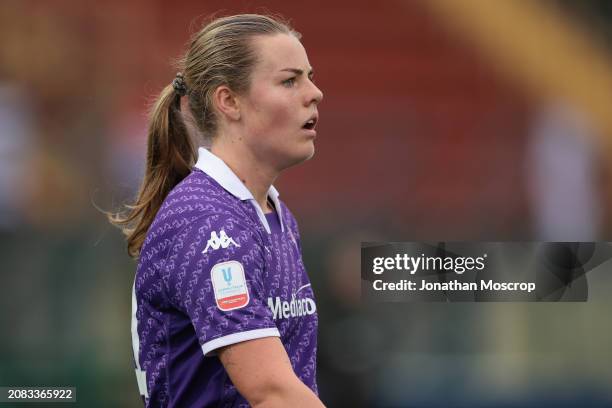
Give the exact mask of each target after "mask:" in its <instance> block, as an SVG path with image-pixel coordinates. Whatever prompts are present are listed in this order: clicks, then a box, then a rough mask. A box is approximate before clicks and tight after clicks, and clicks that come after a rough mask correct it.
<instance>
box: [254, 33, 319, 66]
mask: <svg viewBox="0 0 612 408" xmlns="http://www.w3.org/2000/svg"><path fill="white" fill-rule="evenodd" d="M252 46H253V49H254V51H255V53H256V55H257V63H256V64H255V67H254V68H253V74H254V75H275V74H278V73H279V72H280V70H282V69H284V68H298V69H303V70H305V71H306V72H307V71H308V70H309V69H310V63H309V62H308V56H307V55H306V50H305V49H304V46H303V45H302V43H301V42H300V41H299V40H298V39H297V38H295V37H294V36H293V35H289V34H274V35H261V36H257V37H255V38H253V40H252Z"/></svg>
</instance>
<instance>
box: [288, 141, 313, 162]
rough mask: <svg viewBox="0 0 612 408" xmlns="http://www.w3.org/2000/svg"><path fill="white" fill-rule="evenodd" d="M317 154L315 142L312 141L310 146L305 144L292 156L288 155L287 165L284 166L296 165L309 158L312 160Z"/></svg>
mask: <svg viewBox="0 0 612 408" xmlns="http://www.w3.org/2000/svg"><path fill="white" fill-rule="evenodd" d="M314 154H315V148H314V143H310V146H304V147H303V148H302V149H300V150H299V151H296V152H294V154H292V155H291V157H288V158H287V160H286V161H285V165H284V166H283V168H288V167H292V166H296V165H298V164H300V163H304V162H305V161H307V160H310V159H311V158H312V156H314Z"/></svg>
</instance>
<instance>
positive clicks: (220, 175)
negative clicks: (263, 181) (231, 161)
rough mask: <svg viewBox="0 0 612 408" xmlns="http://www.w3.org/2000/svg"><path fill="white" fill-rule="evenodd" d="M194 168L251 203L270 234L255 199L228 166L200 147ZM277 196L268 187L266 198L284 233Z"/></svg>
mask: <svg viewBox="0 0 612 408" xmlns="http://www.w3.org/2000/svg"><path fill="white" fill-rule="evenodd" d="M195 167H197V168H198V169H200V170H202V171H203V172H204V173H206V174H208V175H209V176H210V177H212V178H213V179H214V180H215V181H216V182H217V183H219V185H220V186H221V187H223V188H224V189H226V190H227V191H228V192H229V193H230V194H232V195H233V196H235V197H236V198H238V199H240V200H242V201H244V200H249V201H251V204H253V206H254V207H255V210H256V211H257V215H258V216H259V220H260V221H261V223H262V224H263V226H264V228H265V229H266V231H267V232H268V234H271V231H270V225H269V224H268V220H267V219H266V215H265V214H264V212H263V210H262V209H261V206H260V205H259V203H258V202H257V201H256V200H255V197H253V194H252V193H251V192H250V191H249V189H248V188H246V186H245V185H244V183H242V181H240V179H239V178H238V176H236V174H235V173H234V172H233V171H232V169H230V168H229V166H228V165H227V164H225V162H224V161H223V160H221V159H220V158H219V157H217V156H215V155H214V154H213V153H212V152H211V151H209V150H208V149H205V148H203V147H200V148H199V149H198V161H197V162H196V164H195ZM278 196H279V193H278V190H276V188H274V186H270V189H269V190H268V197H270V199H271V200H272V203H274V207H275V208H276V214H277V215H278V221H279V223H280V226H281V231H285V228H284V225H283V217H282V216H281V206H280V201H279V199H278Z"/></svg>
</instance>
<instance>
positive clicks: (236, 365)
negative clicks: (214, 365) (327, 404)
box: [219, 337, 324, 408]
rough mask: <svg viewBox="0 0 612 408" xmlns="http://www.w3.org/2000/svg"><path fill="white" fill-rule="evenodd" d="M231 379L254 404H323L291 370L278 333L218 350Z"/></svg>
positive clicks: (266, 406)
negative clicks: (277, 335) (275, 335)
mask: <svg viewBox="0 0 612 408" xmlns="http://www.w3.org/2000/svg"><path fill="white" fill-rule="evenodd" d="M219 359H220V360H221V363H223V366H224V367H225V370H226V371H227V373H228V374H229V376H230V378H231V380H232V382H233V383H234V385H235V386H236V388H237V389H238V391H239V392H240V394H242V395H243V396H244V397H245V398H246V399H247V401H248V402H249V404H251V406H253V407H255V408H274V407H289V406H290V407H318V408H319V407H323V406H324V405H323V403H322V402H321V401H320V400H319V398H318V397H317V396H316V395H315V393H314V392H312V390H311V389H310V388H308V387H307V386H306V385H305V384H304V383H303V382H302V381H300V379H299V378H298V377H297V376H296V375H295V373H294V372H293V368H292V367H291V362H290V361H289V356H287V352H286V351H285V348H284V347H283V345H282V343H281V342H280V340H279V338H278V337H265V338H262V339H256V340H249V341H244V342H241V343H236V344H232V345H230V346H227V347H224V348H222V349H220V350H219Z"/></svg>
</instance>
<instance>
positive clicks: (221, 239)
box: [202, 230, 240, 254]
mask: <svg viewBox="0 0 612 408" xmlns="http://www.w3.org/2000/svg"><path fill="white" fill-rule="evenodd" d="M230 245H235V246H237V247H238V248H240V245H238V243H236V241H234V239H233V238H230V237H228V236H227V234H226V233H225V231H223V230H221V233H220V234H219V235H217V231H213V232H211V233H210V239H209V240H208V243H207V244H206V248H204V250H203V251H202V253H203V254H204V253H206V252H208V249H209V248H211V251H214V250H215V249H219V248H223V249H226V248H227V247H229V246H230Z"/></svg>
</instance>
